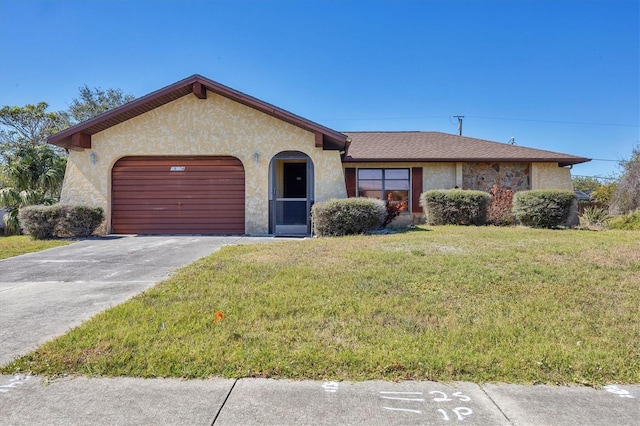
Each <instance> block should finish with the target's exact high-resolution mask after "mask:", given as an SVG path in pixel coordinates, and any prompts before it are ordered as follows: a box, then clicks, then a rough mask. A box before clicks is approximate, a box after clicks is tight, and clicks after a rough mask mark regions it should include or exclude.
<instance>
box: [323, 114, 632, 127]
mask: <svg viewBox="0 0 640 426" xmlns="http://www.w3.org/2000/svg"><path fill="white" fill-rule="evenodd" d="M453 117H456V116H453ZM466 117H467V118H476V119H481V120H505V121H527V122H531V123H553V124H576V125H581V126H612V127H640V124H626V123H592V122H586V121H564V120H540V119H533V118H509V117H487V116H480V115H467V116H466ZM424 118H448V119H449V121H450V122H451V118H452V116H446V115H444V116H443V115H423V116H415V117H376V118H344V117H342V118H324V119H320V121H377V120H419V119H424ZM451 124H452V125H456V124H457V123H453V122H451Z"/></svg>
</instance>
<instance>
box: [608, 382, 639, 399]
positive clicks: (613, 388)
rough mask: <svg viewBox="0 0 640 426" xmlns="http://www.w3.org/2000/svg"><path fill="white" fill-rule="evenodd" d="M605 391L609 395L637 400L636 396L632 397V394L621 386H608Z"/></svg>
mask: <svg viewBox="0 0 640 426" xmlns="http://www.w3.org/2000/svg"><path fill="white" fill-rule="evenodd" d="M603 389H604V390H606V391H607V392H609V393H612V394H614V395H618V396H619V397H620V398H635V396H633V395H631V392H629V391H628V390H625V389H622V388H621V387H620V386H617V385H607V386H605V387H604V388H603Z"/></svg>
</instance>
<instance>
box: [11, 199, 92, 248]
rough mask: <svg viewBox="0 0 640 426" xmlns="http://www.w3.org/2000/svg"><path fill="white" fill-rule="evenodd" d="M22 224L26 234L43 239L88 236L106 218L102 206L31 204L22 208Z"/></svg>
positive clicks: (20, 215) (19, 217)
mask: <svg viewBox="0 0 640 426" xmlns="http://www.w3.org/2000/svg"><path fill="white" fill-rule="evenodd" d="M18 219H19V221H20V226H21V228H22V230H23V231H24V233H25V234H29V235H31V236H32V237H33V238H35V239H38V240H43V239H46V238H52V237H54V236H55V237H72V238H78V237H88V236H89V235H91V234H93V232H94V231H95V230H96V228H97V227H98V226H100V224H101V223H102V220H103V219H104V212H103V210H102V208H100V207H87V206H70V205H62V204H55V205H53V206H29V207H24V208H21V209H20V212H19V214H18Z"/></svg>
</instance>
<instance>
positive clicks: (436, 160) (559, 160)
mask: <svg viewBox="0 0 640 426" xmlns="http://www.w3.org/2000/svg"><path fill="white" fill-rule="evenodd" d="M589 161H591V159H589V158H575V159H567V158H357V159H356V158H345V159H344V161H343V163H345V164H348V163H558V165H559V166H560V167H563V166H570V165H574V164H580V163H586V162H589Z"/></svg>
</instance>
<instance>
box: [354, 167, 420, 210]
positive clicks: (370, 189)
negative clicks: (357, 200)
mask: <svg viewBox="0 0 640 426" xmlns="http://www.w3.org/2000/svg"><path fill="white" fill-rule="evenodd" d="M409 188H410V182H409V169H358V196H360V197H369V198H378V199H380V200H388V201H398V202H403V203H406V205H408V203H409Z"/></svg>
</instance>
